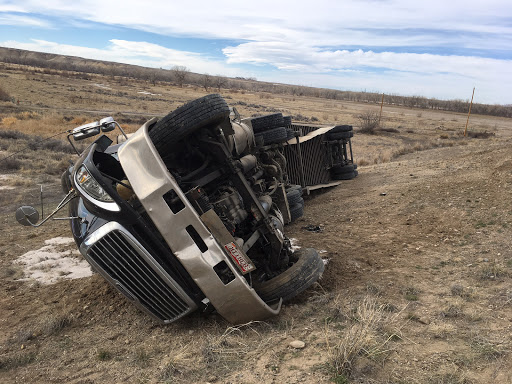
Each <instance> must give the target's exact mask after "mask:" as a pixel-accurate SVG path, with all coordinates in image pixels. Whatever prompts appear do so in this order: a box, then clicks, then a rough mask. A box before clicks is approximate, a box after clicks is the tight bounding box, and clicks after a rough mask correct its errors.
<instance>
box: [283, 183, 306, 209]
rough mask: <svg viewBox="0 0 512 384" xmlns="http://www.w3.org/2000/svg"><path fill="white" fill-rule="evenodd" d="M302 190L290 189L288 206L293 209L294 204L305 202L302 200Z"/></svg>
mask: <svg viewBox="0 0 512 384" xmlns="http://www.w3.org/2000/svg"><path fill="white" fill-rule="evenodd" d="M301 196H302V190H300V189H295V188H294V189H290V190H288V191H286V198H287V199H288V205H289V206H290V207H291V206H292V205H294V204H297V203H300V202H301V201H304V200H303V199H302V197H301Z"/></svg>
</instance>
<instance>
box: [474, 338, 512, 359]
mask: <svg viewBox="0 0 512 384" xmlns="http://www.w3.org/2000/svg"><path fill="white" fill-rule="evenodd" d="M471 348H472V349H473V350H474V351H475V352H476V353H477V355H478V359H485V360H488V361H491V360H496V359H498V358H500V357H503V356H505V355H507V354H508V353H509V342H508V341H498V340H491V339H486V338H484V337H482V336H476V337H475V338H473V340H471Z"/></svg>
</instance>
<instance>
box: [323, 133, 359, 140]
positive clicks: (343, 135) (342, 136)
mask: <svg viewBox="0 0 512 384" xmlns="http://www.w3.org/2000/svg"><path fill="white" fill-rule="evenodd" d="M351 137H354V132H353V131H349V132H331V131H329V132H327V138H328V139H329V140H341V139H350V138H351Z"/></svg>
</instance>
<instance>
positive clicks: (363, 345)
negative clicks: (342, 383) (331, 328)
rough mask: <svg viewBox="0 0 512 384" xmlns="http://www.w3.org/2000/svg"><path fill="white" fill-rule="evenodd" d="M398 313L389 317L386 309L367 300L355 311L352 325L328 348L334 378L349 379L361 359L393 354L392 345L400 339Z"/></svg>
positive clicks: (369, 298)
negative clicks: (335, 375) (356, 363)
mask: <svg viewBox="0 0 512 384" xmlns="http://www.w3.org/2000/svg"><path fill="white" fill-rule="evenodd" d="M398 315H399V314H398V313H395V314H390V313H389V312H388V311H386V305H381V304H378V302H377V299H376V298H375V297H372V296H369V295H368V296H366V297H364V298H363V300H361V302H359V304H358V305H357V307H356V310H355V314H354V317H353V323H352V325H351V326H350V327H349V328H348V329H346V331H345V332H344V334H343V335H342V336H341V338H340V339H339V341H338V342H337V343H336V344H335V345H334V346H331V345H329V342H328V346H329V355H330V364H331V366H332V367H333V369H334V371H335V372H336V374H337V375H342V376H345V377H349V376H350V375H351V373H352V370H353V367H354V364H355V362H356V360H357V359H358V358H359V357H360V356H364V357H366V358H369V359H377V358H379V357H382V356H383V355H386V354H388V353H389V352H390V351H392V350H393V348H394V346H393V345H392V341H395V340H396V339H401V337H400V333H401V332H400V329H401V327H402V324H400V322H399V321H398Z"/></svg>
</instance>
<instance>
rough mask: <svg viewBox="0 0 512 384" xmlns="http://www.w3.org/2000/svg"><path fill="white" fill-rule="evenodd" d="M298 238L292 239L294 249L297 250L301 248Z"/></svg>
mask: <svg viewBox="0 0 512 384" xmlns="http://www.w3.org/2000/svg"><path fill="white" fill-rule="evenodd" d="M297 242H298V240H297V239H296V238H293V237H292V238H291V239H290V244H291V245H292V251H293V252H295V251H296V250H298V249H300V248H301V247H300V246H299V245H297Z"/></svg>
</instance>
